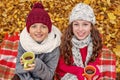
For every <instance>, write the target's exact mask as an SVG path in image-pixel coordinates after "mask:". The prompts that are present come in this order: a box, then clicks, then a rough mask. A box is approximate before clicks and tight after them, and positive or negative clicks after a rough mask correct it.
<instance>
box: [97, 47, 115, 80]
mask: <svg viewBox="0 0 120 80" xmlns="http://www.w3.org/2000/svg"><path fill="white" fill-rule="evenodd" d="M98 68H99V70H100V73H101V77H100V79H99V80H116V56H115V54H113V53H112V51H110V50H109V49H107V48H103V51H102V53H101V55H100V64H99V66H98Z"/></svg>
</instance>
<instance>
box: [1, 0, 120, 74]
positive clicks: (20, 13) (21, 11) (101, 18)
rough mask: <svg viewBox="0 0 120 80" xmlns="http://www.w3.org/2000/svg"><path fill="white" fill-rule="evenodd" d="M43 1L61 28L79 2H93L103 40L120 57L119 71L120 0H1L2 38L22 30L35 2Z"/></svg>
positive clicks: (97, 24) (54, 21)
mask: <svg viewBox="0 0 120 80" xmlns="http://www.w3.org/2000/svg"><path fill="white" fill-rule="evenodd" d="M37 1H39V2H42V3H43V5H44V7H45V9H46V10H47V11H48V13H49V15H50V17H51V19H52V22H53V24H54V25H56V26H57V27H58V28H59V29H60V30H61V31H63V30H64V28H65V27H67V25H68V16H69V14H70V11H71V10H72V8H73V6H75V5H76V4H77V3H79V2H83V3H86V4H89V5H90V6H91V7H92V8H93V9H94V12H95V15H96V19H97V23H96V26H97V28H98V29H99V31H100V33H101V34H102V35H103V44H105V45H106V46H107V47H108V48H110V49H111V50H112V51H113V52H114V53H115V54H116V58H117V66H116V67H117V72H120V1H119V0H0V42H2V40H3V37H4V34H5V33H6V32H8V33H9V34H13V33H14V32H21V31H22V29H23V28H24V27H25V19H26V16H27V14H28V12H29V11H30V10H31V7H32V5H33V3H35V2H37Z"/></svg>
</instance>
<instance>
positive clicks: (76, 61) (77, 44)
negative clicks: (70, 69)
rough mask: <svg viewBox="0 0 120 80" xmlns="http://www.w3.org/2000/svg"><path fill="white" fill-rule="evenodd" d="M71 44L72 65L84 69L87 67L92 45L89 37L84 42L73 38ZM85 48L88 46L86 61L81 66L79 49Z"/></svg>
mask: <svg viewBox="0 0 120 80" xmlns="http://www.w3.org/2000/svg"><path fill="white" fill-rule="evenodd" d="M72 44H73V47H72V53H73V60H74V64H75V65H76V66H79V67H83V68H84V67H85V66H86V65H87V63H88V61H89V59H90V57H91V55H92V50H93V44H92V39H91V36H90V35H88V37H86V38H85V39H84V40H78V39H76V37H75V36H73V38H72ZM85 46H88V49H87V56H86V61H85V64H83V61H82V56H81V53H80V48H84V47H85Z"/></svg>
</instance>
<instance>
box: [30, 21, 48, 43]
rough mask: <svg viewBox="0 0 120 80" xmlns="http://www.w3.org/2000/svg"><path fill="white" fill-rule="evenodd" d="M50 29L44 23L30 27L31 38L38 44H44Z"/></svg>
mask: <svg viewBox="0 0 120 80" xmlns="http://www.w3.org/2000/svg"><path fill="white" fill-rule="evenodd" d="M48 32H49V30H48V27H47V26H46V25H44V24H42V23H35V24H33V25H31V26H30V29H29V33H30V36H31V37H32V38H33V39H34V40H35V41H37V42H42V41H43V40H44V39H45V38H46V37H47V36H48Z"/></svg>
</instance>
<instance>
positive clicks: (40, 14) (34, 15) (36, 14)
mask: <svg viewBox="0 0 120 80" xmlns="http://www.w3.org/2000/svg"><path fill="white" fill-rule="evenodd" d="M34 23H43V24H45V25H46V26H47V27H48V29H49V32H51V27H52V22H51V20H50V16H49V15H48V13H47V12H46V11H45V10H44V7H43V5H42V4H41V3H35V4H34V5H33V8H32V10H31V11H30V13H29V14H28V17H27V20H26V27H27V31H28V32H29V28H30V26H31V25H33V24H34Z"/></svg>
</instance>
